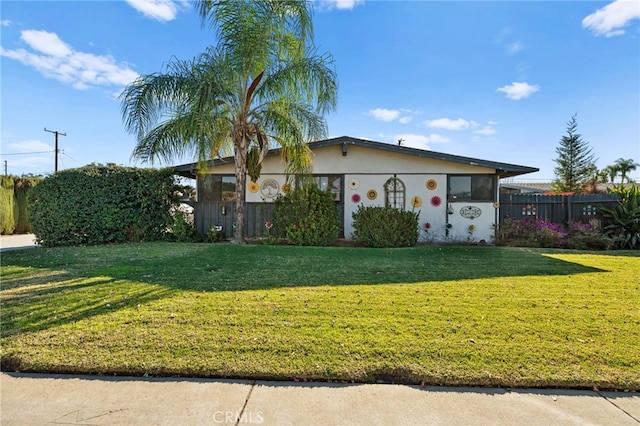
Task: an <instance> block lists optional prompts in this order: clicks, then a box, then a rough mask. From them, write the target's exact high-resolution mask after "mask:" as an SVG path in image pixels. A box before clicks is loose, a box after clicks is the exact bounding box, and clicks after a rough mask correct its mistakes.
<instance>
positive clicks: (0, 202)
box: [0, 176, 16, 234]
mask: <svg viewBox="0 0 640 426" xmlns="http://www.w3.org/2000/svg"><path fill="white" fill-rule="evenodd" d="M15 210H16V206H15V194H14V178H13V176H0V234H13V231H14V230H15V229H16V211H15Z"/></svg>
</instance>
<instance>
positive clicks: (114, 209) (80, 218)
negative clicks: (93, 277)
mask: <svg viewBox="0 0 640 426" xmlns="http://www.w3.org/2000/svg"><path fill="white" fill-rule="evenodd" d="M173 190H174V180H173V174H172V170H170V169H164V170H153V169H137V168H129V167H120V166H115V165H107V166H102V165H89V166H85V167H82V168H79V169H69V170H64V171H61V172H59V173H57V174H56V175H53V176H50V177H47V178H45V179H44V180H43V181H42V182H41V183H39V184H38V185H37V186H35V187H34V188H33V189H32V190H31V191H30V192H29V207H28V212H29V218H30V221H31V226H32V230H33V232H34V233H35V234H36V237H37V239H38V241H39V242H40V243H41V244H42V245H44V246H70V245H93V244H105V243H121V242H130V241H152V240H158V239H161V238H163V236H164V234H165V232H166V231H167V229H169V227H170V226H171V224H172V217H171V215H170V209H171V206H172V205H173V204H174V200H173V195H172V194H173Z"/></svg>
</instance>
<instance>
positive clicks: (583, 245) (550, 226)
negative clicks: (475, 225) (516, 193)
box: [496, 216, 612, 250]
mask: <svg viewBox="0 0 640 426" xmlns="http://www.w3.org/2000/svg"><path fill="white" fill-rule="evenodd" d="M496 244H498V245H506V246H515V247H543V248H570V249H580V250H604V249H608V248H611V245H612V241H611V239H610V238H607V237H606V236H605V235H604V234H603V233H602V231H601V230H600V229H597V228H595V227H593V226H591V225H590V224H589V223H582V222H577V221H571V222H569V224H568V225H567V226H562V225H560V224H557V223H553V222H547V221H545V220H542V219H539V218H537V217H535V216H532V217H526V218H523V219H513V218H505V219H504V220H503V221H502V223H501V224H500V227H499V229H498V232H497V235H496Z"/></svg>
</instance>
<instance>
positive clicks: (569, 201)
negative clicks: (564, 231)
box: [566, 195, 573, 224]
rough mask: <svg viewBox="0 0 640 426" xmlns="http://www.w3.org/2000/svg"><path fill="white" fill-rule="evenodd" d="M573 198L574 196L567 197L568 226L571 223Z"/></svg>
mask: <svg viewBox="0 0 640 426" xmlns="http://www.w3.org/2000/svg"><path fill="white" fill-rule="evenodd" d="M571 197H573V195H567V220H566V223H567V224H568V223H569V222H571V209H572V207H571Z"/></svg>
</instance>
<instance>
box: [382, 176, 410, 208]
mask: <svg viewBox="0 0 640 426" xmlns="http://www.w3.org/2000/svg"><path fill="white" fill-rule="evenodd" d="M384 196H385V198H384V200H385V201H384V205H385V206H386V207H395V208H397V209H402V210H404V199H405V191H404V183H402V181H401V180H400V179H398V178H397V177H392V178H391V179H389V180H388V181H387V182H386V183H385V184H384Z"/></svg>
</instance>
